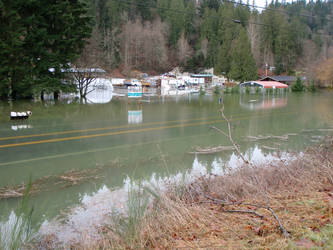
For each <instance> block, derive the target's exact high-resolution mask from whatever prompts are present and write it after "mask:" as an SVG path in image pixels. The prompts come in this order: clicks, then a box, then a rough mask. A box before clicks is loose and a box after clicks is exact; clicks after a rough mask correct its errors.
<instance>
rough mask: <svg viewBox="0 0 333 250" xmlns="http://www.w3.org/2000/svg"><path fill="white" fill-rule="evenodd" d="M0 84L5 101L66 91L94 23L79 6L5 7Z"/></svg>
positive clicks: (43, 2) (64, 3)
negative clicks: (3, 85)
mask: <svg viewBox="0 0 333 250" xmlns="http://www.w3.org/2000/svg"><path fill="white" fill-rule="evenodd" d="M0 7H1V12H0V13H1V24H2V25H1V28H0V29H1V34H4V35H2V36H1V41H0V48H1V52H0V59H1V60H0V68H1V71H0V82H5V83H7V85H8V89H7V90H6V88H4V89H3V90H4V92H3V93H1V95H2V96H5V95H10V96H11V97H15V96H17V97H20V96H21V97H29V96H31V95H32V94H33V93H36V92H42V91H47V92H51V91H59V90H66V89H68V87H69V85H68V84H62V82H61V80H62V79H64V77H65V76H64V75H65V69H66V68H68V67H69V63H71V62H72V61H73V60H74V59H75V58H77V56H78V55H79V54H80V53H81V51H82V49H83V46H84V44H85V41H84V39H85V38H87V37H89V35H90V31H91V29H90V21H91V19H90V18H89V17H87V16H86V9H85V7H84V5H83V4H82V3H81V2H80V1H78V0H73V1H59V2H58V1H56V2H51V3H50V2H49V1H47V0H38V1H37V0H36V1H23V0H19V1H2V4H1V5H0Z"/></svg>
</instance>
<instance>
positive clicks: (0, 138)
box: [0, 116, 218, 141]
mask: <svg viewBox="0 0 333 250" xmlns="http://www.w3.org/2000/svg"><path fill="white" fill-rule="evenodd" d="M211 118H218V116H209V117H201V118H195V119H187V120H172V121H163V122H149V123H143V124H140V126H149V125H158V124H163V123H174V122H188V121H196V120H204V119H211ZM137 126H138V125H129V124H126V125H119V126H109V127H102V128H91V129H76V130H67V131H59V132H50V133H42V134H31V135H19V136H10V137H0V141H7V140H14V139H22V138H30V137H39V136H49V135H64V134H73V133H83V132H93V131H100V130H111V129H119V128H130V127H137Z"/></svg>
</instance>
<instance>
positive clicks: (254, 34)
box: [247, 16, 262, 66]
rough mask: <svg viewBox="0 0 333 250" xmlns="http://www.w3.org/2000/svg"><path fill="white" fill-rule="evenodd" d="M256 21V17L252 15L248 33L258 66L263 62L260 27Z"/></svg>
mask: <svg viewBox="0 0 333 250" xmlns="http://www.w3.org/2000/svg"><path fill="white" fill-rule="evenodd" d="M256 22H258V21H257V20H255V17H254V16H251V17H250V21H249V26H248V27H247V34H248V37H249V39H250V42H251V52H252V54H253V57H254V60H255V61H256V64H257V66H260V64H261V63H262V61H261V53H260V30H259V28H260V27H258V25H257V24H256Z"/></svg>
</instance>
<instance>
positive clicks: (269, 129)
mask: <svg viewBox="0 0 333 250" xmlns="http://www.w3.org/2000/svg"><path fill="white" fill-rule="evenodd" d="M332 97H333V93H327V92H325V93H324V92H320V93H315V94H310V93H304V94H300V95H296V94H292V93H288V94H286V93H285V94H284V95H278V96H269V95H266V96H262V95H261V94H258V95H256V94H251V95H232V94H230V95H224V96H223V101H224V105H225V112H224V113H225V115H226V116H227V117H228V118H230V119H231V131H232V135H233V139H234V140H235V141H236V142H237V143H238V144H239V145H240V149H241V151H242V153H244V155H245V156H246V157H247V158H248V159H250V160H251V161H261V160H262V159H264V158H265V159H266V160H267V159H268V160H271V161H274V159H276V157H277V156H279V157H281V156H282V157H284V158H285V159H288V157H290V156H289V154H288V152H289V151H297V152H300V151H302V150H303V149H304V148H305V147H307V146H310V145H313V144H315V143H318V142H320V140H321V139H322V138H323V137H324V136H325V135H327V134H332V132H333V110H332V107H333V98H332ZM95 98H96V99H98V98H97V97H95ZM108 98H109V97H108ZM109 99H110V100H111V101H109V102H107V103H102V104H93V103H87V104H80V103H76V102H67V101H60V102H53V101H49V102H15V103H14V104H13V108H12V110H14V111H21V110H27V109H28V108H29V107H30V108H31V111H32V116H31V117H30V118H29V119H28V120H24V121H10V120H9V113H10V111H11V108H10V105H9V104H8V103H6V102H2V103H0V208H1V209H0V221H7V220H8V218H9V217H10V214H11V212H12V210H13V209H14V208H15V207H16V206H17V203H18V202H19V201H20V197H21V195H22V194H23V190H24V188H25V184H26V183H27V182H28V181H29V179H31V182H32V193H33V195H32V198H31V203H33V205H34V210H35V212H34V223H35V225H38V224H40V223H42V222H43V221H44V220H48V221H49V220H51V219H52V218H54V217H56V216H58V215H61V214H62V213H64V212H68V209H69V208H71V207H72V208H73V207H75V206H77V205H79V204H86V207H90V210H89V211H88V210H86V213H85V214H84V213H83V214H81V216H83V215H84V216H85V218H86V219H87V218H93V217H94V216H96V213H97V210H100V211H102V210H103V209H104V210H105V209H106V210H107V209H110V207H112V206H114V207H117V208H118V209H120V210H121V208H122V206H123V205H124V201H123V199H124V196H126V192H127V189H126V187H127V186H128V185H129V184H130V183H133V182H139V181H142V182H149V183H152V184H154V185H160V183H162V181H163V180H170V179H173V180H182V181H184V180H186V178H188V179H190V178H193V177H195V176H199V175H201V174H204V173H206V172H212V173H214V174H221V173H222V172H223V169H224V168H225V167H233V166H235V165H237V161H238V159H237V157H236V156H235V154H234V153H233V150H232V148H230V146H232V144H231V142H230V141H229V140H228V138H226V137H225V136H224V135H222V134H220V133H218V132H217V131H216V130H214V129H212V128H211V127H212V126H215V127H217V128H220V129H222V130H223V131H227V124H226V122H225V121H224V120H223V119H222V118H221V116H220V114H219V112H218V110H219V109H220V108H221V105H220V104H219V96H215V95H209V96H207V95H206V96H200V95H193V94H192V95H184V96H172V97H168V96H162V97H159V96H155V95H147V96H144V97H143V100H142V101H140V102H138V101H136V100H128V99H127V97H126V96H122V95H121V94H120V95H115V96H113V97H111V98H109ZM103 100H104V99H103ZM208 148H209V149H213V150H212V152H209V153H205V150H207V149H208ZM195 152H197V153H195ZM202 152H204V153H202ZM96 209H97V210H96ZM88 214H90V217H89V215H88ZM80 226H82V225H80Z"/></svg>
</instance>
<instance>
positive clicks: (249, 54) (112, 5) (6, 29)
mask: <svg viewBox="0 0 333 250" xmlns="http://www.w3.org/2000/svg"><path fill="white" fill-rule="evenodd" d="M253 6H255V0H253V2H252V3H249V1H248V2H246V3H243V2H241V1H240V2H232V1H228V0H225V1H219V0H136V1H134V0H71V1H69V0H66V1H48V0H15V1H12V0H0V20H1V25H0V98H25V97H28V98H30V97H31V96H33V95H35V96H36V95H39V94H42V93H43V92H57V91H60V90H61V91H73V85H72V86H71V85H70V84H64V81H63V79H64V77H66V72H68V71H67V70H66V69H68V68H69V67H77V68H93V67H102V68H103V69H105V70H106V71H107V72H109V73H111V72H114V71H116V72H118V73H119V72H121V73H122V74H123V75H125V76H129V73H130V72H131V71H132V70H139V71H144V72H148V73H160V72H165V71H168V70H170V69H172V68H174V67H176V66H181V67H182V68H183V70H186V71H191V72H198V71H201V70H202V69H203V68H211V67H214V70H215V72H214V73H215V74H224V75H225V76H227V77H229V78H231V79H234V80H239V81H242V80H251V79H255V78H257V75H258V70H259V72H260V71H261V72H264V70H265V69H266V68H265V67H266V65H268V66H269V67H270V68H271V69H273V70H274V71H275V72H274V73H276V74H282V73H285V74H295V73H296V72H301V74H303V75H304V74H306V75H307V76H308V79H319V80H321V82H324V83H325V84H328V85H332V86H333V80H332V79H333V70H332V69H333V60H332V59H331V57H333V44H332V35H333V17H332V12H333V1H332V0H329V1H327V2H323V1H317V2H312V1H310V2H308V3H306V1H297V2H294V3H286V2H282V3H280V2H278V1H276V2H272V3H270V4H268V5H267V7H266V8H261V9H260V8H255V7H253ZM270 73H273V72H270ZM74 87H75V86H74Z"/></svg>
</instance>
